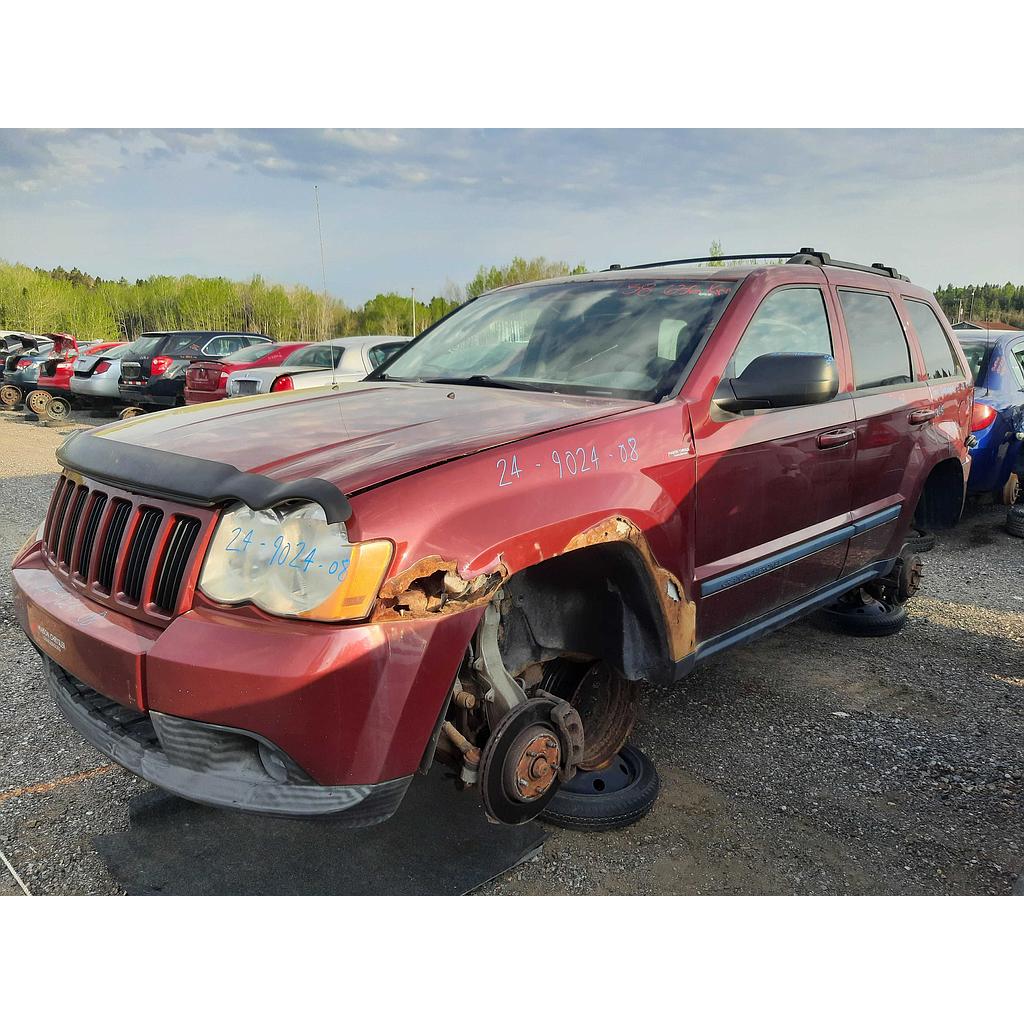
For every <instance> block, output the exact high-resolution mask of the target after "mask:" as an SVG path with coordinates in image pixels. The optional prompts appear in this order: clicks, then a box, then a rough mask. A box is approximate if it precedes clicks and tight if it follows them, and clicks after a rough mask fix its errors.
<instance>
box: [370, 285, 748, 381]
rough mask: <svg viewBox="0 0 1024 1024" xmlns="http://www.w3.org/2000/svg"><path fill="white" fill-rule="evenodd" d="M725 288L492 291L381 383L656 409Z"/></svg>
mask: <svg viewBox="0 0 1024 1024" xmlns="http://www.w3.org/2000/svg"><path fill="white" fill-rule="evenodd" d="M734 287H735V284H734V282H731V281H727V282H723V281H700V280H671V279H666V278H654V279H650V280H636V279H630V280H622V279H618V280H616V279H609V280H607V281H577V282H571V281H570V282H566V281H563V282H560V283H557V284H549V285H537V286H534V287H531V288H525V289H517V290H514V291H500V292H494V293H492V294H490V295H484V296H482V297H481V298H479V299H477V300H475V301H474V302H471V303H469V304H468V305H467V306H465V307H464V308H463V309H461V310H459V311H458V312H457V313H455V314H453V315H452V316H451V317H449V318H448V319H447V320H445V321H444V322H442V323H441V324H439V325H438V326H437V327H435V328H434V329H433V330H431V331H429V332H428V333H427V334H425V335H423V337H422V338H421V339H420V340H419V341H417V342H414V343H413V344H412V345H411V346H410V347H409V348H407V349H406V350H405V352H403V353H402V354H401V355H399V356H398V357H397V359H396V360H395V361H394V362H393V363H391V365H390V366H389V367H388V369H387V371H386V379H388V380H434V379H442V380H444V381H446V382H449V383H455V382H456V381H458V380H460V379H461V380H465V379H466V378H476V379H475V380H470V381H469V383H480V384H491V385H498V386H501V385H502V384H503V382H504V383H505V385H506V386H509V387H528V388H530V389H536V390H539V391H568V392H575V393H582V394H599V395H622V396H625V397H630V398H642V399H646V400H648V401H655V400H657V399H659V398H661V397H663V396H664V395H666V394H668V393H669V392H670V391H672V389H673V388H674V386H675V385H676V384H677V383H678V381H679V378H680V376H681V374H682V372H683V371H684V370H685V369H686V367H687V366H688V364H689V363H690V361H691V360H692V358H693V356H694V354H695V353H696V351H697V348H698V346H699V345H700V342H701V341H702V340H703V338H704V337H705V336H706V334H707V333H708V331H709V330H710V328H711V327H712V326H713V325H714V324H715V323H716V322H717V319H718V316H719V315H720V313H721V311H722V309H723V308H724V306H725V301H726V298H727V297H728V296H729V295H730V293H731V292H732V290H733V288H734Z"/></svg>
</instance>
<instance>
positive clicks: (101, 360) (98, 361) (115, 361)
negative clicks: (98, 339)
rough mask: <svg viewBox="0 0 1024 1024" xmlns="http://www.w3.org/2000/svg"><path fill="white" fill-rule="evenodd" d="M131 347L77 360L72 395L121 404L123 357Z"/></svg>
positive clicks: (72, 376)
mask: <svg viewBox="0 0 1024 1024" xmlns="http://www.w3.org/2000/svg"><path fill="white" fill-rule="evenodd" d="M129 348H131V346H130V345H118V346H117V348H108V349H106V350H105V351H103V352H100V353H98V354H97V355H92V356H89V355H82V356H79V357H78V358H77V359H76V360H75V372H74V373H73V374H72V375H71V393H72V394H74V395H82V396H84V397H86V398H94V399H101V400H103V401H107V402H119V401H120V400H121V393H120V391H119V390H118V386H117V382H118V380H119V379H120V377H121V356H123V355H124V354H125V353H126V352H127V351H128V349H129Z"/></svg>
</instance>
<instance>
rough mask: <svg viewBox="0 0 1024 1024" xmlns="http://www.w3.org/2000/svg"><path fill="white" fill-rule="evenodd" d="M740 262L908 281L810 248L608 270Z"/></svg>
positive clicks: (881, 267)
mask: <svg viewBox="0 0 1024 1024" xmlns="http://www.w3.org/2000/svg"><path fill="white" fill-rule="evenodd" d="M741 260H785V261H786V262H787V263H795V264H800V263H804V264H811V265H812V266H816V267H822V266H829V267H841V268H842V269H843V270H860V271H863V272H864V273H865V274H880V275H881V276H882V277H892V278H895V279H896V280H898V281H908V282H909V281H910V278H909V277H906V276H905V275H903V274H901V273H899V271H897V270H896V268H895V267H887V266H886V265H885V264H884V263H872V264H871V266H870V267H868V266H865V265H864V264H863V263H845V262H843V261H842V260H834V259H832V257H831V256H829V254H828V253H827V252H820V251H819V250H817V249H813V248H811V247H810V246H806V247H804V248H803V249H801V250H800V251H799V252H753V253H750V252H748V253H742V254H740V255H738V256H692V257H690V258H689V259H685V260H661V261H659V262H658V263H636V264H634V265H633V266H630V267H624V266H622V264H621V263H613V264H612V265H611V266H610V267H609V268H608V269H609V270H652V269H653V268H655V267H678V266H682V265H683V264H686V263H691V264H692V263H710V262H712V261H714V262H715V263H716V264H717V263H726V262H735V261H741Z"/></svg>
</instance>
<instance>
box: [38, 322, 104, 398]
mask: <svg viewBox="0 0 1024 1024" xmlns="http://www.w3.org/2000/svg"><path fill="white" fill-rule="evenodd" d="M50 337H67V335H50ZM120 344H122V342H120V341H101V342H99V343H97V344H95V345H88V346H87V347H85V348H78V346H77V343H76V342H74V341H73V340H72V341H71V342H70V343H67V342H66V343H65V344H64V345H63V346H62V351H61V352H60V353H58V352H57V345H54V347H53V349H52V350H51V353H50V354H51V356H52V358H50V359H47V360H46V362H45V363H43V365H42V366H41V367H40V368H39V381H38V383H37V384H36V388H35V389H34V390H38V391H45V392H47V393H48V394H51V395H60V396H61V397H62V398H70V397H71V377H72V376H73V375H74V372H75V360H76V359H77V358H78V357H79V355H99V354H100V353H101V352H104V351H106V350H107V349H110V348H117V346H118V345H120Z"/></svg>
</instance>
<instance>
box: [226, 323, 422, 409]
mask: <svg viewBox="0 0 1024 1024" xmlns="http://www.w3.org/2000/svg"><path fill="white" fill-rule="evenodd" d="M409 340H410V339H409V338H405V337H401V336H399V335H393V334H376V335H371V336H368V337H362V338H335V339H334V341H333V342H329V341H319V342H317V343H316V344H315V345H306V346H305V347H303V348H300V349H297V350H296V351H294V352H293V353H292V354H291V355H290V356H288V358H287V359H285V361H284V362H283V363H281V364H280V365H279V366H267V367H262V368H260V369H255V370H236V371H235V372H234V373H232V374H231V376H230V377H228V398H235V397H237V396H238V395H265V394H268V393H269V392H271V391H295V390H296V389H299V388H318V387H322V386H323V385H324V384H330V383H331V381H332V380H335V381H339V382H347V381H355V380H362V379H363V378H364V377H365V376H366V375H367V374H368V373H369V372H370V371H371V370H375V369H376V368H377V367H378V366H380V365H381V363H383V362H384V361H385V360H386V359H390V358H391V357H392V356H393V355H394V354H395V353H396V352H397V351H399V349H402V348H404V347H405V346H406V344H407V343H408V342H409ZM332 353H333V358H334V369H333V371H332V369H331V357H332Z"/></svg>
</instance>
